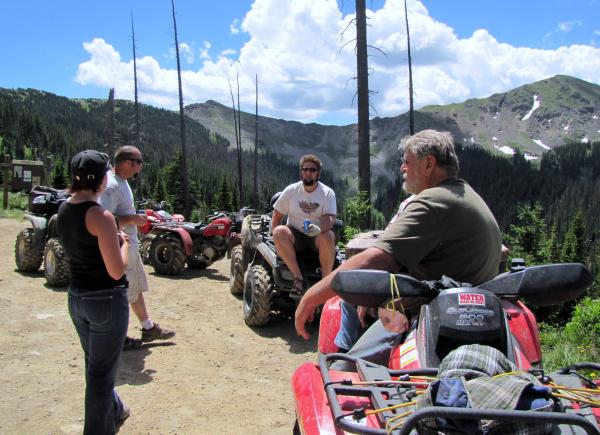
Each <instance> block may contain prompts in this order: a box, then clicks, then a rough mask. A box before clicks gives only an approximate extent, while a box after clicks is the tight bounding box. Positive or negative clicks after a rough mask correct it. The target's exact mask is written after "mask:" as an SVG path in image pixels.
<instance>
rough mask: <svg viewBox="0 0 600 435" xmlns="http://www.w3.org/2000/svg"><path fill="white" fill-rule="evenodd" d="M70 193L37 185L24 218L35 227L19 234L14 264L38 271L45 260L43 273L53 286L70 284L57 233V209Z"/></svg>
mask: <svg viewBox="0 0 600 435" xmlns="http://www.w3.org/2000/svg"><path fill="white" fill-rule="evenodd" d="M68 197H69V195H68V193H66V192H65V191H63V190H58V189H54V188H51V187H44V186H37V187H34V188H33V189H32V190H31V192H30V193H29V206H28V211H27V212H26V213H25V215H24V218H25V219H27V220H28V221H29V222H31V225H32V228H25V229H23V230H21V231H20V232H19V234H18V235H17V240H16V243H15V263H16V264H17V269H18V270H20V271H22V272H35V271H37V270H38V269H39V268H40V266H41V265H42V263H43V264H44V276H45V277H46V282H47V283H48V285H49V286H51V287H61V286H65V285H67V284H68V283H69V279H70V272H69V265H68V263H67V256H66V254H65V250H64V249H63V247H62V245H61V244H60V241H59V240H58V232H57V223H56V218H57V215H56V213H57V211H58V207H59V206H60V204H61V203H62V202H64V201H66V200H67V198H68Z"/></svg>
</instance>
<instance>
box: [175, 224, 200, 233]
mask: <svg viewBox="0 0 600 435" xmlns="http://www.w3.org/2000/svg"><path fill="white" fill-rule="evenodd" d="M204 226H205V225H203V224H190V223H184V224H181V228H183V229H185V230H186V231H187V232H189V233H190V234H202V231H203V229H204Z"/></svg>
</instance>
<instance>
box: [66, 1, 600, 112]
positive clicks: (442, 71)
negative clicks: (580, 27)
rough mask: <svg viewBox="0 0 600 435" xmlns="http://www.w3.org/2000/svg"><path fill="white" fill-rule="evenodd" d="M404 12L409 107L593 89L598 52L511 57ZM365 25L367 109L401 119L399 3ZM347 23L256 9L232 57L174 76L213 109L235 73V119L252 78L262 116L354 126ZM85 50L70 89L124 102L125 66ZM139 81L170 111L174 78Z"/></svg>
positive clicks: (268, 6)
mask: <svg viewBox="0 0 600 435" xmlns="http://www.w3.org/2000/svg"><path fill="white" fill-rule="evenodd" d="M317 3H318V4H317ZM408 8H409V22H410V31H411V44H412V47H411V50H412V57H413V79H414V89H415V105H416V107H422V106H424V105H428V104H447V103H451V102H459V101H464V100H465V99H468V98H476V97H486V96H489V95H491V94H493V93H497V92H504V91H507V90H510V89H512V88H515V87H517V86H520V85H523V84H525V83H531V82H534V81H537V80H541V79H544V78H548V77H551V76H553V75H556V74H569V75H573V76H576V77H579V78H581V79H583V80H587V81H590V82H594V83H598V84H600V49H599V48H595V47H594V46H593V45H572V46H568V47H567V46H565V47H560V48H558V49H556V50H542V49H532V48H524V47H513V46H511V45H508V44H504V43H500V42H498V41H497V39H496V38H494V36H493V35H491V34H490V33H489V32H488V31H487V30H485V29H479V30H476V31H475V32H474V33H473V34H472V35H471V36H469V37H467V38H462V39H461V38H459V37H458V36H457V35H456V33H455V32H454V30H453V29H452V28H450V27H449V26H447V25H446V24H444V23H441V22H439V21H436V20H435V19H433V18H432V17H430V16H429V13H428V11H427V9H426V7H425V6H424V5H423V4H422V3H421V2H420V1H418V0H408ZM367 15H368V17H369V27H368V39H369V44H371V45H373V46H377V47H378V48H380V49H381V50H382V51H384V52H385V53H386V56H384V55H382V54H381V53H379V52H377V51H374V50H371V52H370V54H371V56H370V58H369V63H370V64H369V66H370V68H371V72H372V75H371V77H370V81H369V87H370V89H371V90H373V91H376V92H377V93H376V94H374V95H373V96H372V99H371V104H372V105H373V106H374V108H375V109H376V110H377V114H378V115H379V116H394V115H398V114H400V113H403V112H405V111H406V110H408V98H407V93H408V91H407V89H408V68H407V60H406V33H405V23H404V2H403V0H386V1H385V3H384V4H383V7H382V8H380V9H379V10H377V11H368V12H367ZM352 18H353V16H352V15H344V14H342V12H340V10H339V9H338V2H336V1H335V0H294V1H293V2H281V1H277V0H255V2H254V3H253V4H252V7H251V9H250V11H248V13H247V14H246V16H245V17H244V19H243V20H242V21H241V23H239V22H237V21H234V22H233V23H232V33H234V32H233V29H238V30H239V31H242V32H245V33H247V36H248V38H247V39H248V40H247V42H246V43H245V44H244V46H243V47H242V48H241V49H240V50H239V54H238V55H237V56H235V54H237V53H235V52H233V50H223V51H221V52H220V54H219V55H218V56H217V57H216V58H214V59H213V58H211V57H210V55H209V54H208V51H209V49H210V48H211V47H212V45H211V43H210V42H208V41H206V42H204V46H203V48H202V49H201V50H200V58H201V59H203V63H202V65H201V67H200V68H199V69H196V70H191V69H189V70H185V71H184V72H183V84H184V99H185V103H186V104H190V103H195V102H202V101H205V100H208V99H214V100H217V101H220V102H221V103H223V104H229V100H230V95H229V88H228V84H227V77H229V78H230V79H231V80H232V82H233V81H234V80H235V76H236V72H237V71H239V78H240V94H241V99H242V101H241V105H242V110H244V106H246V107H247V110H250V111H252V110H253V107H254V77H255V74H258V77H259V106H260V108H259V110H260V112H261V114H263V115H267V116H273V117H278V118H285V119H295V120H299V121H318V122H323V123H328V122H335V123H353V122H356V115H355V113H356V108H355V107H356V99H355V98H354V95H355V89H356V81H355V80H354V77H355V76H356V60H355V57H354V44H353V42H352V40H353V38H354V35H355V28H354V26H353V25H352V24H351V25H350V26H348V24H349V22H350V20H351V19H352ZM574 23H576V22H574ZM573 25H577V24H573ZM348 42H349V43H348ZM347 43H348V44H347ZM345 44H346V45H345ZM185 46H186V47H188V48H189V46H188V45H187V44H185ZM84 49H85V50H86V51H87V52H88V53H89V59H88V60H87V61H85V62H83V63H81V64H80V65H79V70H78V73H77V77H76V80H77V81H78V82H79V83H81V84H85V85H96V86H102V87H109V86H113V85H114V86H115V88H116V90H117V92H118V94H119V96H120V98H132V93H133V84H132V82H133V79H132V75H133V66H132V62H131V61H129V62H124V61H123V60H122V59H121V57H120V55H119V53H118V52H117V51H115V49H114V48H113V47H112V46H111V45H110V44H109V43H107V42H105V41H104V40H102V39H99V38H97V39H94V40H93V41H90V42H86V43H84ZM187 53H188V52H187V51H186V55H187ZM138 75H139V77H140V90H141V91H142V93H143V96H142V98H143V100H144V102H145V103H148V104H153V105H157V106H162V107H168V108H176V107H177V76H176V71H175V70H172V69H168V68H166V67H164V66H161V65H160V64H159V62H158V61H157V60H155V59H153V58H151V57H144V58H142V59H140V60H139V61H138ZM142 78H143V79H142ZM353 99H354V103H353ZM372 115H375V112H373V113H372Z"/></svg>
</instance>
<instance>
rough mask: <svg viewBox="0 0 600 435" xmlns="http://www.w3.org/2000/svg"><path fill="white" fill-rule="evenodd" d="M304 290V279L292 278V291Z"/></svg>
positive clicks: (299, 291)
mask: <svg viewBox="0 0 600 435" xmlns="http://www.w3.org/2000/svg"><path fill="white" fill-rule="evenodd" d="M303 292H304V280H303V279H302V278H294V282H293V284H292V293H298V294H302V293H303Z"/></svg>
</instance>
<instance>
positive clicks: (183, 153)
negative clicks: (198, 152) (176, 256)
mask: <svg viewBox="0 0 600 435" xmlns="http://www.w3.org/2000/svg"><path fill="white" fill-rule="evenodd" d="M171 9H172V12H173V32H174V33H175V55H176V58H177V81H178V84H179V125H180V134H181V185H182V187H183V204H184V206H183V208H184V211H183V214H184V216H185V217H186V218H189V217H190V214H191V210H190V197H189V186H188V170H187V152H186V146H185V114H184V112H183V91H182V88H181V64H180V62H179V42H178V40H177V21H176V20H175V0H171Z"/></svg>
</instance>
